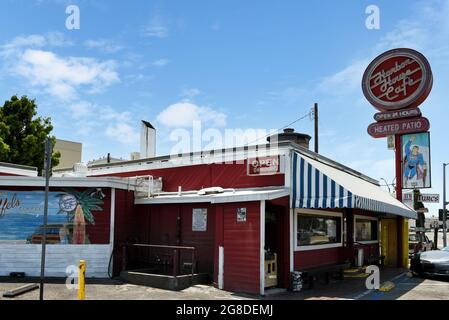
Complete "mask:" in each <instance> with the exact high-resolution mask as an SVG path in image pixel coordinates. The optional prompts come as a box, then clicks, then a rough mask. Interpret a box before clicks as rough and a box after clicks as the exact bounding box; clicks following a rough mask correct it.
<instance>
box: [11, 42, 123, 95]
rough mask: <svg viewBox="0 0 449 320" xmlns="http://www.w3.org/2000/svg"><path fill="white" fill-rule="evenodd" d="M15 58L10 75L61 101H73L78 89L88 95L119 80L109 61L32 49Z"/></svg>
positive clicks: (112, 63) (113, 65) (112, 64)
mask: <svg viewBox="0 0 449 320" xmlns="http://www.w3.org/2000/svg"><path fill="white" fill-rule="evenodd" d="M17 58H18V61H16V62H15V63H14V65H11V72H13V73H15V74H16V75H18V76H21V77H23V78H25V79H26V80H27V81H28V82H29V83H30V84H31V85H32V86H35V87H38V88H41V89H43V90H44V91H45V92H47V93H48V94H51V95H52V96H55V97H57V98H60V99H63V100H70V99H73V98H76V96H77V95H78V93H77V90H78V88H79V87H80V86H83V87H86V88H87V89H88V92H90V93H92V92H98V91H100V90H101V89H103V88H105V87H107V86H109V85H111V84H113V83H115V82H118V81H119V76H118V73H117V72H116V70H115V69H116V65H115V62H114V61H111V60H109V61H103V62H100V61H97V60H95V59H92V58H83V57H60V56H58V55H56V54H55V53H53V52H51V51H43V50H35V49H26V50H25V51H24V52H23V54H21V55H19V56H18V57H17Z"/></svg>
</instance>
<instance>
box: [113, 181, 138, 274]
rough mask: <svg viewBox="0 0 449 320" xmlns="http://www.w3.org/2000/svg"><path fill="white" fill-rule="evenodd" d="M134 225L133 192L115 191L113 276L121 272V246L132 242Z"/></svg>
mask: <svg viewBox="0 0 449 320" xmlns="http://www.w3.org/2000/svg"><path fill="white" fill-rule="evenodd" d="M136 224H137V222H136V214H135V208H134V194H133V192H129V191H126V190H118V189H116V190H115V217H114V262H113V265H114V267H113V270H114V275H119V274H120V271H121V270H122V258H123V255H122V254H123V251H122V249H123V246H122V245H123V243H125V242H132V241H133V240H134V237H135V227H136Z"/></svg>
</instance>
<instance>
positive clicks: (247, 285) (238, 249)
mask: <svg viewBox="0 0 449 320" xmlns="http://www.w3.org/2000/svg"><path fill="white" fill-rule="evenodd" d="M240 207H246V209H247V221H246V222H240V223H238V222H237V214H236V210H237V208H240ZM259 217H260V202H246V203H240V204H226V205H223V244H224V289H225V290H229V291H236V292H249V293H259V290H260V219H259Z"/></svg>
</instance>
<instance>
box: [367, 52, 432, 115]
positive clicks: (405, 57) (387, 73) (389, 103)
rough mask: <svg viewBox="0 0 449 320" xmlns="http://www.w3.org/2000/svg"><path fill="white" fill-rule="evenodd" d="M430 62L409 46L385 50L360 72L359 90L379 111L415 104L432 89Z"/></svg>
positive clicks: (414, 106) (419, 102)
mask: <svg viewBox="0 0 449 320" xmlns="http://www.w3.org/2000/svg"><path fill="white" fill-rule="evenodd" d="M432 84H433V76H432V71H431V69H430V64H429V62H428V61H427V59H426V58H425V57H424V56H423V55H422V54H421V53H419V52H417V51H415V50H412V49H394V50H390V51H387V52H385V53H383V54H381V55H380V56H378V57H377V58H376V59H374V60H373V62H371V64H370V65H369V66H368V68H367V69H366V71H365V74H364V76H363V83H362V88H363V93H364V94H365V97H366V98H367V99H368V101H369V102H370V103H371V104H372V105H373V106H374V107H376V108H377V109H378V110H380V111H382V112H386V111H393V110H400V109H404V108H416V107H418V106H419V105H420V104H421V103H423V102H424V100H425V99H426V98H427V97H428V95H429V93H430V91H431V90H432Z"/></svg>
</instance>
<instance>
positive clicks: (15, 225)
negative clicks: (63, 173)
mask: <svg viewBox="0 0 449 320" xmlns="http://www.w3.org/2000/svg"><path fill="white" fill-rule="evenodd" d="M44 195H45V193H44V192H43V191H0V243H28V244H40V243H42V241H43V231H44V227H43V218H44ZM103 198H104V195H103V194H102V193H101V192H100V193H99V192H98V190H97V189H86V190H84V191H78V190H75V189H64V190H63V191H62V192H50V193H49V197H48V224H47V228H46V234H47V236H46V238H47V243H48V244H78V245H80V244H89V243H90V241H89V235H88V234H87V232H86V225H87V224H91V225H95V218H94V215H93V212H94V211H103V208H102V205H103V204H104V202H103Z"/></svg>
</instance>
